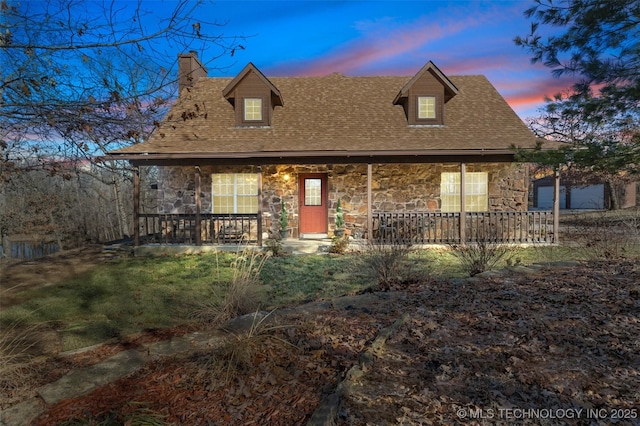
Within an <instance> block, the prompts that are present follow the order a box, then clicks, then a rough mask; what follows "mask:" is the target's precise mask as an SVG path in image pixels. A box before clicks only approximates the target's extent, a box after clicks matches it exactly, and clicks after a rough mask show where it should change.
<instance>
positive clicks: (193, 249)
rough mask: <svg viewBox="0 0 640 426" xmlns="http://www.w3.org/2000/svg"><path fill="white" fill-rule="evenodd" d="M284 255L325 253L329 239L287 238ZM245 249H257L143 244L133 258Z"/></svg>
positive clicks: (134, 250) (232, 245) (214, 245)
mask: <svg viewBox="0 0 640 426" xmlns="http://www.w3.org/2000/svg"><path fill="white" fill-rule="evenodd" d="M282 246H283V249H284V251H285V252H286V253H292V254H313V253H327V252H328V251H329V247H330V246H331V239H329V238H322V239H298V238H287V239H285V240H284V241H283V242H282ZM245 247H252V248H256V249H257V248H259V247H258V246H256V245H255V244H240V245H238V244H203V245H201V246H194V245H188V244H145V245H142V246H138V247H134V249H133V254H134V256H164V255H176V254H195V253H212V252H215V251H231V252H234V251H239V250H242V249H244V248H245Z"/></svg>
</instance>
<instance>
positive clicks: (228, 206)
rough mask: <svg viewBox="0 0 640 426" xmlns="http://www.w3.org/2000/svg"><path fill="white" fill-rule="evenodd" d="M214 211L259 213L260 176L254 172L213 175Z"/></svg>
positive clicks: (212, 198)
mask: <svg viewBox="0 0 640 426" xmlns="http://www.w3.org/2000/svg"><path fill="white" fill-rule="evenodd" d="M211 200H212V211H213V213H252V214H253V213H258V176H257V175H256V174H253V173H235V174H234V173H220V174H214V175H211Z"/></svg>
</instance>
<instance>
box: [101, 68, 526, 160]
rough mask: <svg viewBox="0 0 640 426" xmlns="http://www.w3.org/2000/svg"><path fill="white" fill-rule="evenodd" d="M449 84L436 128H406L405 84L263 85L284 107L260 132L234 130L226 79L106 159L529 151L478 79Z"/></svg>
mask: <svg viewBox="0 0 640 426" xmlns="http://www.w3.org/2000/svg"><path fill="white" fill-rule="evenodd" d="M449 78H450V80H451V82H452V83H453V84H455V86H456V87H457V88H458V90H459V91H458V94H457V95H456V96H455V97H454V98H453V99H451V100H450V101H449V102H447V103H446V106H445V116H444V120H445V121H444V122H445V125H444V126H408V125H407V120H406V117H405V115H404V111H403V108H402V106H400V105H394V104H393V101H394V99H395V97H396V95H397V94H398V92H399V91H400V89H401V88H402V87H403V86H404V85H405V84H406V83H407V82H408V81H409V80H410V79H411V77H348V76H344V75H341V74H331V75H328V76H324V77H282V78H276V77H273V78H269V80H270V81H271V82H272V83H273V84H274V85H275V86H276V87H277V88H278V90H279V91H280V94H281V95H282V99H283V101H284V103H285V106H284V107H276V108H275V110H274V111H273V116H272V122H271V126H270V127H268V128H264V127H263V128H246V127H244V128H243V127H236V125H235V121H234V114H233V107H232V105H231V104H230V103H229V102H228V101H227V100H225V98H224V97H223V96H222V91H223V89H224V88H225V87H226V86H227V85H228V84H229V82H230V81H231V80H232V79H231V78H201V79H199V80H198V81H197V82H196V84H195V85H194V86H193V87H191V88H190V89H186V90H184V91H183V93H182V94H181V96H180V99H179V100H178V101H176V103H175V104H174V105H173V107H172V108H171V110H170V112H169V114H167V117H166V118H165V120H164V121H163V122H162V123H161V125H160V127H159V128H158V129H157V130H156V131H155V132H154V133H153V135H152V136H151V137H150V139H149V140H148V141H146V142H144V143H140V144H136V145H132V146H129V147H126V148H122V149H120V150H118V151H115V152H113V153H111V154H114V156H115V155H117V156H122V157H124V158H127V157H134V156H137V155H140V154H144V155H151V156H157V157H164V156H166V157H170V156H172V155H173V156H175V155H180V156H182V157H189V156H193V157H194V158H206V157H211V158H223V157H230V158H231V157H234V156H236V155H238V154H240V155H244V156H250V157H255V158H259V157H262V156H265V157H269V156H274V155H278V154H284V153H291V152H296V153H299V154H302V155H308V156H322V155H327V153H329V152H330V153H332V154H344V155H354V154H357V153H365V152H366V153H369V154H371V155H374V156H375V155H377V154H379V155H383V154H384V153H388V152H399V153H402V152H407V153H412V154H415V153H424V154H429V153H431V154H434V153H435V154H436V155H437V152H438V151H442V152H457V151H459V152H461V153H462V152H469V151H473V152H478V153H479V152H481V151H488V152H498V151H507V150H509V149H510V147H511V146H513V145H516V146H520V147H533V146H534V144H535V137H534V135H533V133H532V132H531V131H530V130H529V129H528V128H527V127H526V125H525V124H524V123H523V122H522V121H521V120H520V118H519V117H518V116H517V115H516V113H515V112H514V111H513V110H512V109H511V108H510V107H509V105H508V104H507V103H506V101H505V100H504V99H503V98H502V96H501V95H500V94H499V93H498V92H497V91H496V89H495V88H494V87H493V86H492V85H491V83H489V81H488V80H487V79H486V78H485V77H484V76H479V75H470V76H450V77H449ZM196 105H197V107H196ZM191 113H193V114H191ZM189 116H191V117H189ZM185 117H186V119H185Z"/></svg>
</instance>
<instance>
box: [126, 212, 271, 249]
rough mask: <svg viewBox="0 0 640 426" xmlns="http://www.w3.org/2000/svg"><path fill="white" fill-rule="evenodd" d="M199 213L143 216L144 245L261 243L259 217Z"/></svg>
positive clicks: (141, 222) (142, 239) (252, 215)
mask: <svg viewBox="0 0 640 426" xmlns="http://www.w3.org/2000/svg"><path fill="white" fill-rule="evenodd" d="M199 216H200V223H199V225H200V226H199V227H198V226H197V225H198V219H197V218H196V215H195V214H156V213H141V214H140V215H139V217H138V226H139V230H140V240H141V243H143V244H153V243H158V244H188V245H193V244H197V243H198V239H197V233H198V232H199V233H200V242H201V243H219V244H222V243H238V242H243V243H246V242H257V241H258V215H257V214H213V213H201V214H200V215H199Z"/></svg>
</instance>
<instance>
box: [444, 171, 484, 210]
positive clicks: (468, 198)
mask: <svg viewBox="0 0 640 426" xmlns="http://www.w3.org/2000/svg"><path fill="white" fill-rule="evenodd" d="M464 176H465V185H464V186H465V188H464V189H465V210H466V211H468V212H484V211H487V204H488V203H487V200H488V198H489V197H488V194H489V191H488V187H489V185H488V175H487V173H486V172H472V173H465V175H464ZM440 200H441V202H442V206H441V210H442V211H443V212H459V211H460V173H451V172H446V173H442V177H441V181H440Z"/></svg>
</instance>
